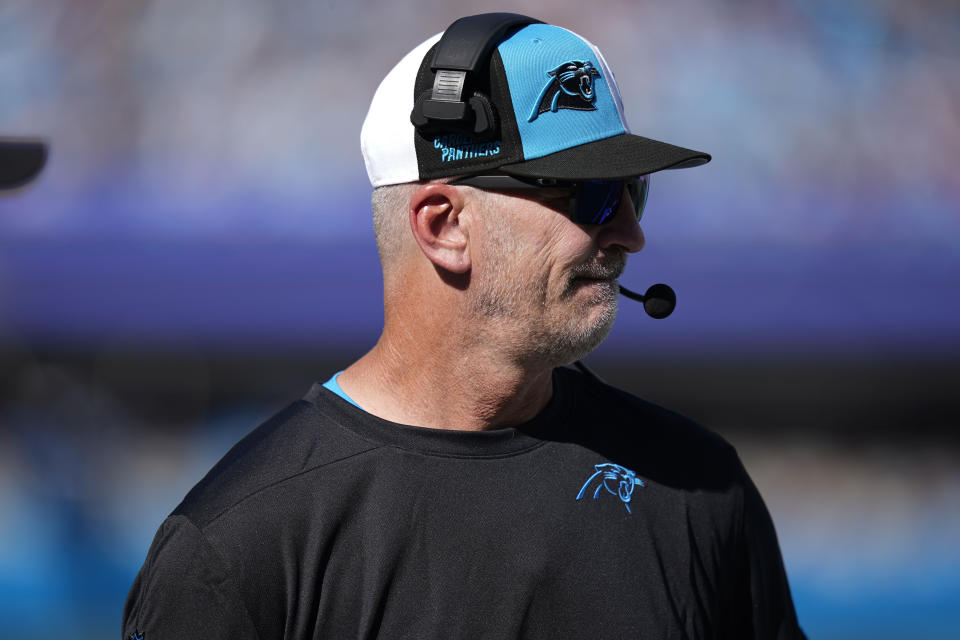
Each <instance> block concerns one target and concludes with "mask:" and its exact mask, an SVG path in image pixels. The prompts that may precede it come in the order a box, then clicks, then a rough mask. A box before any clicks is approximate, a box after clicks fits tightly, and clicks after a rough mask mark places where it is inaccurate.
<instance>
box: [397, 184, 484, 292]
mask: <svg viewBox="0 0 960 640" xmlns="http://www.w3.org/2000/svg"><path fill="white" fill-rule="evenodd" d="M464 202H465V201H464V198H463V192H462V190H460V189H458V188H457V187H454V186H451V185H449V184H441V183H435V182H434V183H430V184H425V185H422V186H421V187H420V188H419V189H417V190H416V191H415V192H414V194H413V196H411V198H410V228H411V230H412V231H413V237H414V238H416V239H417V244H419V245H420V250H421V251H423V255H425V256H426V257H427V259H428V260H430V262H432V263H433V264H435V265H436V266H437V267H440V268H441V269H444V270H446V271H449V272H451V273H467V272H468V271H470V252H469V242H468V239H469V238H468V233H467V231H466V229H465V228H464V227H463V226H461V224H460V222H461V220H460V214H461V213H462V212H463V206H464Z"/></svg>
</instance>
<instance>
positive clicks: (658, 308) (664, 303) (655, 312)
mask: <svg viewBox="0 0 960 640" xmlns="http://www.w3.org/2000/svg"><path fill="white" fill-rule="evenodd" d="M643 298H644V300H643V310H644V311H646V312H647V315H648V316H650V317H651V318H656V319H657V320H662V319H663V318H666V317H667V316H669V315H670V314H671V313H673V310H674V309H675V308H676V307H677V294H676V293H674V291H673V289H671V288H670V287H668V286H667V285H665V284H662V283H661V284H655V285H651V286H650V288H649V289H647V292H646V293H645V294H644V296H643Z"/></svg>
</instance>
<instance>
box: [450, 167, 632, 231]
mask: <svg viewBox="0 0 960 640" xmlns="http://www.w3.org/2000/svg"><path fill="white" fill-rule="evenodd" d="M450 184H463V185H469V186H472V187H477V188H480V189H488V190H491V191H511V190H520V189H569V191H570V210H569V216H570V219H571V220H572V221H574V222H576V223H577V224H583V225H602V224H606V223H608V222H610V220H612V219H613V217H614V216H615V215H616V214H617V211H618V210H619V209H620V202H621V201H622V200H623V191H624V188H626V190H627V193H628V194H629V195H630V199H631V200H632V201H633V210H634V215H635V216H636V218H637V222H639V221H640V218H641V217H642V216H643V208H644V206H645V205H646V204H647V194H648V193H649V191H650V176H649V175H645V176H639V177H637V178H632V179H627V180H581V181H576V182H568V181H564V180H553V179H550V178H514V177H512V176H502V175H501V176H466V177H464V178H458V179H456V180H452V181H451V182H450Z"/></svg>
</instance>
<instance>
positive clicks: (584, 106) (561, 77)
mask: <svg viewBox="0 0 960 640" xmlns="http://www.w3.org/2000/svg"><path fill="white" fill-rule="evenodd" d="M547 75H548V76H550V82H548V83H547V86H546V87H544V88H543V91H541V92H540V98H539V99H538V100H537V106H536V107H534V109H533V113H531V114H530V119H529V120H527V122H533V121H534V120H536V119H537V116H539V115H540V114H541V113H546V112H547V111H553V112H556V111H557V109H574V110H577V111H596V110H597V107H596V106H595V105H594V102H596V100H597V94H596V92H594V90H593V79H594V77H600V71H599V70H597V69H595V68H594V66H593V63H592V62H590V61H589V60H587V61H586V62H580V61H579V60H571V61H569V62H564V63H563V64H562V65H560V66H559V67H557V68H556V69H554V70H553V71H547Z"/></svg>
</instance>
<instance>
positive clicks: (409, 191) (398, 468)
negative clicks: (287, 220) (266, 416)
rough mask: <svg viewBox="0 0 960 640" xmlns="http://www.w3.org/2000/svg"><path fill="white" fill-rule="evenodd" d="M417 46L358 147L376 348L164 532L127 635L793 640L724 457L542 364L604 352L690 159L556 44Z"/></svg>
mask: <svg viewBox="0 0 960 640" xmlns="http://www.w3.org/2000/svg"><path fill="white" fill-rule="evenodd" d="M438 38H439V36H436V37H434V38H431V39H429V40H427V41H426V42H424V43H423V44H422V45H420V46H419V47H417V48H416V49H414V51H412V52H411V53H410V54H408V55H407V56H406V57H405V58H404V59H403V60H402V61H401V62H400V63H399V64H398V65H397V66H396V67H395V68H394V69H393V70H392V71H391V72H390V73H389V74H388V75H387V77H386V78H385V79H384V81H383V83H382V84H381V85H380V88H379V89H378V90H377V93H376V95H375V97H374V99H373V102H372V104H371V107H370V111H369V113H368V115H367V119H366V121H365V123H364V127H363V131H362V133H361V146H362V149H363V154H364V159H365V161H366V165H367V170H368V173H369V175H370V179H371V182H372V184H373V186H374V187H376V190H375V191H374V195H373V211H374V223H375V231H376V236H377V242H378V248H379V251H380V255H381V261H382V263H383V277H384V306H385V322H384V329H383V334H382V336H381V338H380V340H379V342H378V343H377V344H376V346H375V347H374V348H373V349H372V350H371V351H370V352H369V353H368V354H366V355H365V356H363V357H362V358H361V359H360V360H358V361H357V362H356V363H354V364H353V365H352V366H350V367H349V368H348V369H346V370H345V371H344V372H342V374H338V375H336V376H334V377H333V378H331V379H330V380H329V381H328V382H327V383H326V384H324V385H322V386H321V385H316V386H315V387H314V388H313V389H312V390H311V391H310V392H309V393H308V394H307V396H306V397H305V398H304V399H303V400H301V401H299V402H297V403H294V404H293V405H291V406H290V407H288V408H287V409H286V410H284V411H283V412H281V413H280V414H279V415H277V416H275V417H274V418H273V419H271V420H270V421H269V422H267V423H266V424H264V425H262V426H260V427H259V428H258V429H256V430H255V431H254V432H252V433H251V434H250V435H249V436H247V437H246V438H245V439H244V440H243V441H241V442H240V443H239V444H238V445H237V446H235V447H234V448H233V449H232V450H231V451H230V452H229V453H228V454H227V455H226V456H225V457H224V459H223V460H221V461H220V462H219V463H218V464H217V465H216V466H215V467H214V469H213V470H212V471H211V472H210V473H209V474H208V475H207V476H206V477H205V478H204V479H203V480H202V481H201V482H200V483H199V484H198V485H197V486H196V487H195V488H194V489H193V490H192V491H191V492H190V494H189V495H188V496H187V497H186V499H185V500H184V501H183V502H182V503H181V504H180V505H179V506H178V507H177V508H176V509H175V510H174V511H173V513H172V514H171V516H170V517H169V518H168V519H167V520H166V521H165V522H164V523H163V525H162V526H161V527H160V530H159V532H158V533H157V537H156V539H155V540H154V543H153V546H152V547H151V550H150V552H149V555H148V557H147V560H146V562H145V564H144V566H143V569H142V570H141V572H140V574H139V575H138V577H137V580H136V582H135V583H134V585H133V588H132V590H131V593H130V597H129V599H128V602H127V606H126V610H125V616H124V626H123V634H124V638H137V639H146V640H152V639H154V638H204V639H205V640H209V639H212V638H231V639H232V640H239V639H243V638H251V639H252V638H259V639H260V640H267V639H274V638H336V639H340V638H481V637H483V638H521V637H522V638H636V637H644V638H680V637H684V638H797V637H802V634H801V633H800V631H799V628H798V626H797V621H796V616H795V614H794V609H793V604H792V602H791V599H790V593H789V588H788V586H787V581H786V577H785V575H784V570H783V565H782V561H781V559H780V552H779V549H778V546H777V541H776V536H775V533H774V530H773V525H772V523H771V521H770V518H769V516H768V514H767V511H766V509H765V507H764V505H763V502H762V500H761V498H760V496H759V495H758V493H757V491H756V489H755V488H754V486H753V484H752V483H751V482H750V480H749V478H748V476H747V475H746V472H745V471H744V470H743V467H742V466H741V464H740V462H739V460H738V458H737V456H736V453H735V452H734V451H733V449H732V448H731V447H730V446H729V445H727V444H726V443H725V442H723V441H722V440H721V439H720V438H718V437H717V436H715V435H713V434H711V433H709V432H707V431H706V430H704V429H702V428H701V427H699V426H697V425H695V424H692V423H691V422H689V421H688V420H686V419H684V418H681V417H679V416H677V415H675V414H672V413H669V412H668V411H665V410H664V409H661V408H659V407H656V406H654V405H651V404H649V403H647V402H644V401H642V400H639V399H637V398H634V397H632V396H630V395H629V394H626V393H624V392H622V391H619V390H617V389H614V388H611V387H609V386H607V385H605V384H603V383H601V382H599V381H598V380H596V379H594V378H592V377H590V376H587V375H585V374H581V373H578V372H576V371H574V370H571V369H566V368H562V365H566V364H569V363H571V362H573V361H575V360H577V359H578V358H580V357H582V356H583V355H585V354H586V353H588V352H589V351H590V350H591V349H593V348H594V347H595V346H597V344H599V343H600V342H601V341H602V340H603V338H604V337H605V336H606V335H607V333H608V332H609V330H610V327H611V325H612V323H613V320H614V316H615V313H616V309H617V291H618V285H617V281H616V278H617V276H619V274H620V273H621V271H622V270H623V268H624V265H625V262H626V255H627V254H628V253H633V252H636V251H639V250H640V249H641V248H642V247H643V243H644V237H643V233H642V231H641V229H640V226H639V224H638V220H639V214H640V212H641V211H642V204H643V201H644V199H645V195H646V188H647V185H648V184H649V182H648V179H647V177H646V176H648V174H650V173H653V172H655V171H659V170H662V169H668V168H677V167H681V166H692V165H695V164H702V163H704V162H706V161H707V160H709V156H708V155H706V154H703V153H701V152H697V151H691V150H689V149H683V148H680V147H674V146H672V145H667V144H664V143H660V142H656V141H653V140H649V139H647V138H641V137H638V136H633V135H630V134H628V133H627V130H626V125H625V124H624V121H623V114H622V108H621V105H620V98H619V93H618V90H617V87H616V84H615V83H614V80H613V75H612V73H611V72H610V70H609V69H608V68H607V65H606V62H605V61H604V60H603V58H602V56H601V55H600V53H599V51H598V50H597V49H596V48H595V47H593V46H592V45H590V44H589V43H588V42H586V41H585V40H583V39H582V38H580V37H579V36H576V35H574V34H573V33H571V32H569V31H566V30H564V29H560V28H558V27H554V26H549V25H545V24H540V23H537V22H536V21H533V20H531V19H528V18H523V17H520V16H512V15H510V14H486V15H484V16H474V17H471V18H466V19H462V20H461V21H458V22H457V23H454V25H451V27H450V28H449V29H448V30H447V32H446V35H445V36H444V37H443V39H442V40H439V42H438ZM435 81H436V82H435ZM638 176H643V177H642V178H638Z"/></svg>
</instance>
